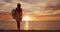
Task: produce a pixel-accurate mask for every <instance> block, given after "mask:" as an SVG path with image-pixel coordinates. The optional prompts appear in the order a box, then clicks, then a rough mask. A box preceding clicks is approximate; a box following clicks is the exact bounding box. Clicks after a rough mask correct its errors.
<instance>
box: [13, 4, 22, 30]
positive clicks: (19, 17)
mask: <svg viewBox="0 0 60 32" xmlns="http://www.w3.org/2000/svg"><path fill="white" fill-rule="evenodd" d="M12 16H13V18H14V19H15V20H16V22H17V28H18V30H20V22H21V21H22V8H21V5H20V3H18V4H17V8H15V9H13V10H12Z"/></svg>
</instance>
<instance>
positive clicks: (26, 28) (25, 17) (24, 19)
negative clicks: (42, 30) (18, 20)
mask: <svg viewBox="0 0 60 32" xmlns="http://www.w3.org/2000/svg"><path fill="white" fill-rule="evenodd" d="M30 20H31V18H30V17H29V16H24V17H23V21H26V22H25V23H26V24H25V27H24V29H25V30H28V29H29V23H28V21H30Z"/></svg>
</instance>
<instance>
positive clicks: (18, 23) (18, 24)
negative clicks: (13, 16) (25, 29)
mask: <svg viewBox="0 0 60 32" xmlns="http://www.w3.org/2000/svg"><path fill="white" fill-rule="evenodd" d="M17 28H18V31H20V21H17Z"/></svg>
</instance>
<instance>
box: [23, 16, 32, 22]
mask: <svg viewBox="0 0 60 32" xmlns="http://www.w3.org/2000/svg"><path fill="white" fill-rule="evenodd" d="M22 20H23V21H30V20H31V18H30V17H29V16H24V17H23V19H22Z"/></svg>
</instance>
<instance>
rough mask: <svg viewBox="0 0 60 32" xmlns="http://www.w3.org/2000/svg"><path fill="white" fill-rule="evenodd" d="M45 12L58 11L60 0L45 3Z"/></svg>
mask: <svg viewBox="0 0 60 32" xmlns="http://www.w3.org/2000/svg"><path fill="white" fill-rule="evenodd" d="M45 10H53V11H56V10H60V0H54V1H51V2H50V3H47V5H46V7H45Z"/></svg>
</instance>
